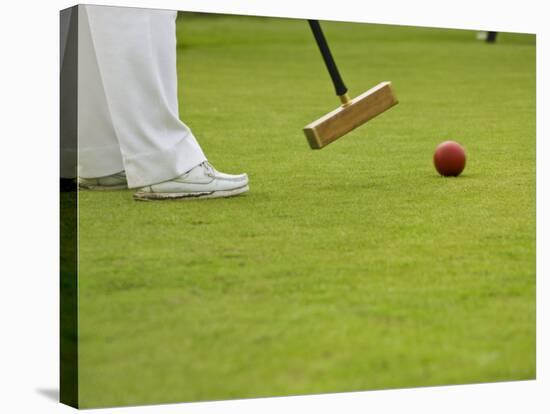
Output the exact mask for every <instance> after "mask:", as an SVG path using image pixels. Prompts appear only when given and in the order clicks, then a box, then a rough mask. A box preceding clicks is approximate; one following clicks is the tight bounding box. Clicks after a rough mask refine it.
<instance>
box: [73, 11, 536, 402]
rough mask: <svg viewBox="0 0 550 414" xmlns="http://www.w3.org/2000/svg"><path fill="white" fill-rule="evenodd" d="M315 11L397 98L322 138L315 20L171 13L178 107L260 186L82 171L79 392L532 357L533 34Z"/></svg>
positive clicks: (441, 368) (214, 392) (327, 103)
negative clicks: (491, 40)
mask: <svg viewBox="0 0 550 414" xmlns="http://www.w3.org/2000/svg"><path fill="white" fill-rule="evenodd" d="M323 27H324V29H325V34H326V36H327V38H328V40H329V43H330V45H331V47H332V49H333V53H334V55H335V59H336V61H337V63H338V65H339V67H340V70H341V72H342V75H343V77H344V80H345V81H346V83H347V86H348V87H349V89H350V94H351V95H352V96H355V95H358V94H360V93H362V92H363V91H365V90H367V89H369V88H370V87H372V86H373V85H375V84H377V83H378V82H380V81H383V80H391V81H392V82H393V84H394V87H395V89H396V92H397V95H398V98H399V100H400V103H399V105H397V106H396V107H394V108H392V109H391V110H390V111H388V112H387V113H385V114H383V115H382V116H380V117H379V118H376V119H375V120H373V121H371V122H369V123H368V124H367V125H366V126H363V127H361V128H359V129H357V130H355V131H353V132H352V133H350V134H349V135H348V136H346V137H345V138H343V139H340V140H338V141H337V142H335V143H333V144H331V145H330V146H329V147H327V148H325V149H323V150H321V151H311V150H310V149H309V147H308V145H307V142H306V139H305V137H304V136H303V133H302V131H301V128H302V127H303V126H304V125H306V124H307V123H309V122H311V121H313V120H315V119H317V118H318V117H320V116H321V115H323V114H325V113H327V112H329V111H330V110H332V109H334V108H335V107H336V106H337V105H338V99H337V98H336V97H335V96H334V95H333V89H332V86H331V83H330V79H329V77H328V74H327V73H326V69H325V68H324V66H323V63H322V60H321V57H320V55H319V52H318V50H317V47H316V45H315V43H314V41H313V37H312V35H311V33H310V30H309V27H308V25H307V23H306V22H305V21H302V20H294V19H271V18H258V17H239V16H209V15H200V14H185V13H184V14H181V15H180V17H179V19H178V26H177V36H178V72H179V86H180V92H179V93H180V115H181V118H182V120H183V121H184V122H186V123H187V124H188V125H189V126H190V127H191V128H192V129H193V131H194V133H195V135H196V136H197V138H198V140H199V142H200V143H201V145H202V146H203V149H204V150H205V152H206V154H207V156H208V157H209V159H210V161H211V162H212V163H213V164H214V165H215V166H216V168H218V169H219V170H221V171H227V172H234V173H237V172H241V171H245V172H247V173H248V174H249V176H250V186H251V191H250V193H249V194H248V195H246V196H243V197H237V198H233V199H221V200H209V201H202V202H201V201H190V202H160V203H156V202H151V203H137V202H134V201H133V200H132V196H131V195H132V191H122V192H113V193H94V192H80V205H79V208H80V210H79V214H80V216H79V219H80V240H79V242H80V258H79V259H80V262H79V263H80V269H79V270H80V279H79V283H80V285H79V289H80V296H79V305H80V386H81V390H80V400H81V401H80V402H81V406H82V407H96V406H105V405H107V406H113V405H134V404H152V403H159V402H179V401H194V400H212V399H226V398H242V397H259V396H274V395H289V394H304V393H322V392H340V391H353V390H368V389H381V388H396V387H413V386H428V385H442V384H461V383H472V382H486V381H504V380H520V379H530V378H534V376H535V37H534V36H533V35H521V34H510V33H500V34H499V38H498V40H497V43H496V44H494V45H487V44H485V43H484V42H481V41H479V40H476V36H475V32H472V31H465V30H442V29H427V28H415V27H398V26H384V25H370V24H354V23H337V22H323ZM447 139H453V140H456V141H458V142H460V143H461V144H463V145H464V146H465V148H466V151H467V154H468V161H467V166H466V169H465V172H464V174H463V175H462V176H461V177H459V178H456V179H454V178H452V179H444V178H441V177H439V176H438V175H437V174H436V172H435V170H434V169H433V166H432V161H431V156H432V153H433V150H434V148H435V146H436V145H437V144H438V143H439V142H441V141H443V140H447Z"/></svg>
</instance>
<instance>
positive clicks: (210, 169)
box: [202, 161, 216, 175]
mask: <svg viewBox="0 0 550 414" xmlns="http://www.w3.org/2000/svg"><path fill="white" fill-rule="evenodd" d="M202 165H203V166H204V168H205V169H206V171H208V172H209V173H210V174H212V175H214V174H215V173H216V169H215V168H214V166H213V165H212V164H210V163H209V162H208V161H204V162H203V163H202Z"/></svg>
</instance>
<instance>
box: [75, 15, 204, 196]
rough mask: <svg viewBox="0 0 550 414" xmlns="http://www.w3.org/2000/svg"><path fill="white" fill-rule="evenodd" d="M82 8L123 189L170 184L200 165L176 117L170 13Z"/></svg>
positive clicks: (172, 18) (193, 143)
mask: <svg viewBox="0 0 550 414" xmlns="http://www.w3.org/2000/svg"><path fill="white" fill-rule="evenodd" d="M85 8H86V11H87V14H88V21H89V28H90V33H91V39H92V41H93V45H94V50H95V56H96V58H97V63H98V67H99V74H100V76H101V80H102V84H103V90H104V92H105V97H106V107H108V109H109V112H110V116H111V119H112V125H113V127H114V131H115V133H116V138H117V140H118V144H119V146H120V152H121V154H122V162H123V165H124V169H125V171H126V175H127V178H128V186H129V187H130V188H132V187H142V186H146V185H150V184H156V183H160V182H163V181H167V180H171V179H173V178H175V177H178V176H181V175H182V174H184V173H185V172H187V171H189V170H191V169H192V168H193V167H195V166H197V165H199V164H201V163H202V162H204V161H205V160H206V157H205V156H204V153H203V152H202V150H201V148H200V146H199V144H198V143H197V141H196V140H195V137H194V136H193V134H192V133H191V131H190V129H189V128H188V127H187V126H186V125H185V124H184V123H183V122H181V121H180V119H179V115H178V107H177V80H176V79H177V72H176V35H175V18H176V12H174V11H165V10H150V9H137V8H123V7H105V6H85Z"/></svg>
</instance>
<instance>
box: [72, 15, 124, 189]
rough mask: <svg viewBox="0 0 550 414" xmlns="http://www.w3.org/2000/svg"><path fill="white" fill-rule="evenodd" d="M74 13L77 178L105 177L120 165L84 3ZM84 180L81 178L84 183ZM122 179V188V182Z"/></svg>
mask: <svg viewBox="0 0 550 414" xmlns="http://www.w3.org/2000/svg"><path fill="white" fill-rule="evenodd" d="M78 14H79V16H78V18H79V20H78V21H79V25H78V105H77V106H78V175H79V177H80V178H97V177H105V176H109V175H112V174H116V173H119V172H121V171H122V170H124V165H123V163H122V155H121V153H120V148H119V143H118V139H117V136H116V133H115V129H114V127H113V122H112V119H111V114H110V111H109V106H108V103H107V98H106V96H105V91H104V85H103V81H102V78H101V73H100V70H99V66H98V62H97V59H96V50H95V45H94V42H93V39H92V37H91V33H90V25H89V22H88V15H87V11H86V6H79V7H78ZM88 181H90V180H88ZM88 181H86V180H84V183H85V184H86V185H85V186H87V184H88ZM125 181H126V180H125V179H124V180H123V182H122V184H123V185H122V188H124V187H125V186H126V183H125ZM81 186H82V183H81Z"/></svg>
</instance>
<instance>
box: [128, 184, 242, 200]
mask: <svg viewBox="0 0 550 414" xmlns="http://www.w3.org/2000/svg"><path fill="white" fill-rule="evenodd" d="M247 191H248V185H245V186H244V187H239V188H235V189H233V190H220V191H208V192H206V191H205V192H200V193H199V192H196V193H147V192H145V191H138V192H137V193H135V194H134V200H138V201H152V200H198V199H206V198H224V197H234V196H236V195H239V194H242V193H246V192H247Z"/></svg>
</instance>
